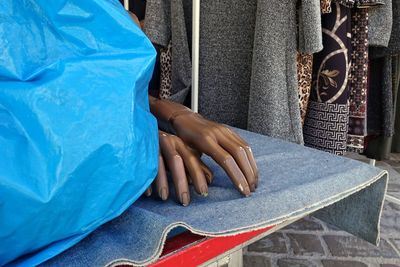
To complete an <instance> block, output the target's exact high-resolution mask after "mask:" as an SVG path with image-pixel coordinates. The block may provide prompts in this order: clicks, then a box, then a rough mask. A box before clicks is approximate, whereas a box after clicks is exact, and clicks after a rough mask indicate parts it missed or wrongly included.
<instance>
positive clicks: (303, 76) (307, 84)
mask: <svg viewBox="0 0 400 267" xmlns="http://www.w3.org/2000/svg"><path fill="white" fill-rule="evenodd" d="M312 63H313V56H312V55H309V54H302V53H297V79H298V83H299V101H300V114H301V123H302V124H304V119H305V117H306V113H307V107H308V100H309V98H310V93H311V83H312Z"/></svg>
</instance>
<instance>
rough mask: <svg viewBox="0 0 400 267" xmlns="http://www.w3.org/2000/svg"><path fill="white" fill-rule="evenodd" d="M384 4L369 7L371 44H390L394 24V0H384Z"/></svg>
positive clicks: (369, 36) (384, 45) (369, 39)
mask: <svg viewBox="0 0 400 267" xmlns="http://www.w3.org/2000/svg"><path fill="white" fill-rule="evenodd" d="M382 1H383V3H384V5H382V6H379V7H376V8H371V9H369V22H368V23H369V30H368V41H369V46H383V47H387V46H388V45H389V40H390V33H391V30H392V24H393V13H392V0H382Z"/></svg>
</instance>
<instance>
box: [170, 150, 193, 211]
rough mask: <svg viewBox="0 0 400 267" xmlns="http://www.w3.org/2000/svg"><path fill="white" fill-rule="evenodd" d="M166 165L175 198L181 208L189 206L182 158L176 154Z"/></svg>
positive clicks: (187, 186)
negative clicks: (180, 204) (172, 183)
mask: <svg viewBox="0 0 400 267" xmlns="http://www.w3.org/2000/svg"><path fill="white" fill-rule="evenodd" d="M167 164H168V166H169V169H170V172H171V176H172V180H173V182H174V186H175V192H176V195H177V198H178V199H179V201H180V202H181V203H182V205H183V206H187V205H189V203H190V195H189V184H188V181H187V177H186V173H185V166H184V165H183V160H182V158H181V157H180V156H179V155H178V154H176V155H175V156H173V157H172V158H171V159H170V160H168V161H167Z"/></svg>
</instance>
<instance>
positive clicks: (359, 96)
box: [347, 8, 368, 153]
mask: <svg viewBox="0 0 400 267" xmlns="http://www.w3.org/2000/svg"><path fill="white" fill-rule="evenodd" d="M351 23H352V25H351V38H352V40H351V45H352V48H351V68H350V97H349V104H350V109H349V132H348V137H347V147H348V151H353V152H358V153H362V152H363V151H364V137H365V136H366V135H367V128H366V127H367V125H366V124H367V118H366V115H367V91H368V9H366V8H354V9H352V15H351Z"/></svg>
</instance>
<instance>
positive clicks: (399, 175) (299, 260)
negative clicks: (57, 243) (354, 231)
mask: <svg viewBox="0 0 400 267" xmlns="http://www.w3.org/2000/svg"><path fill="white" fill-rule="evenodd" d="M350 157H351V158H354V159H358V160H362V161H366V162H368V159H365V158H363V157H362V156H358V155H351V156H350ZM376 166H377V167H380V168H383V169H386V170H388V171H389V175H390V176H389V177H390V183H389V187H388V195H389V197H388V198H387V200H386V202H385V205H384V211H383V214H382V219H381V243H380V245H379V247H376V246H373V245H371V244H370V243H368V242H366V241H364V240H362V239H360V238H357V237H355V236H353V235H351V234H349V233H347V232H344V231H341V230H339V229H338V228H336V227H334V226H332V225H329V224H326V223H324V222H323V221H321V220H318V219H316V218H314V217H312V216H309V217H306V218H304V219H302V220H300V221H297V222H295V223H293V224H291V225H289V226H287V227H286V228H284V229H282V230H280V231H278V232H276V233H274V234H272V235H270V236H268V237H266V238H264V239H262V240H260V241H258V242H256V243H254V244H252V245H250V246H249V247H247V248H246V249H245V250H244V256H243V265H244V267H269V266H273V267H276V266H278V267H303V266H304V267H309V266H310V267H313V266H315V267H320V266H322V267H400V154H393V155H392V156H391V158H390V159H389V160H386V161H384V162H381V161H380V162H377V163H376Z"/></svg>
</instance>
